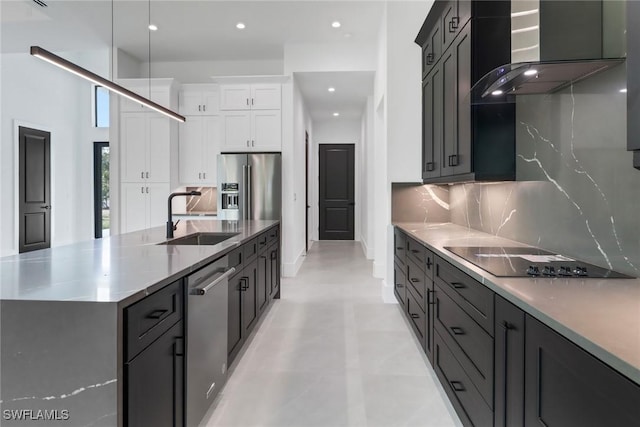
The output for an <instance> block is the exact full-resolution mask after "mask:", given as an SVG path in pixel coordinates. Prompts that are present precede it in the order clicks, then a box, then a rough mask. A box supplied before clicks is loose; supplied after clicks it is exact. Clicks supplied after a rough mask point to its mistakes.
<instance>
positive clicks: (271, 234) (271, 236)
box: [267, 227, 280, 246]
mask: <svg viewBox="0 0 640 427" xmlns="http://www.w3.org/2000/svg"><path fill="white" fill-rule="evenodd" d="M267 236H268V237H267V246H271V244H272V243H273V242H275V241H276V240H277V239H278V238H279V237H280V227H273V228H272V229H271V230H269V231H267Z"/></svg>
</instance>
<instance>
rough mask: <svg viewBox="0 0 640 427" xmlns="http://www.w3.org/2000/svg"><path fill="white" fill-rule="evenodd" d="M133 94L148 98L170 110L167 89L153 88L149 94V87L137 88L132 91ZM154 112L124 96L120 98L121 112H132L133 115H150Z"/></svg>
mask: <svg viewBox="0 0 640 427" xmlns="http://www.w3.org/2000/svg"><path fill="white" fill-rule="evenodd" d="M130 90H131V91H132V92H134V93H137V94H138V95H140V96H142V97H143V98H147V99H149V100H151V101H153V102H155V103H156V104H160V105H162V106H163V107H166V108H169V109H170V107H169V105H170V99H169V98H170V94H169V90H168V89H166V88H163V89H154V88H151V92H149V87H148V86H147V87H137V88H134V89H130ZM151 111H154V110H152V109H150V108H149V107H145V106H144V105H142V104H140V103H139V102H136V101H132V100H130V99H129V98H125V97H124V96H121V97H120V112H132V113H136V112H137V113H139V112H143V113H148V112H151Z"/></svg>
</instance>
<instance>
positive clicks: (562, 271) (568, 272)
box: [558, 265, 573, 276]
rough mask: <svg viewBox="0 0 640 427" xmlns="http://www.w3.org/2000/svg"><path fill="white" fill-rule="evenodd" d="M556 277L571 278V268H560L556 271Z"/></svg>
mask: <svg viewBox="0 0 640 427" xmlns="http://www.w3.org/2000/svg"><path fill="white" fill-rule="evenodd" d="M558 276H573V272H571V267H567V266H564V265H562V266H560V268H559V269H558Z"/></svg>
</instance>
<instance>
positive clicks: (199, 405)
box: [185, 256, 235, 427]
mask: <svg viewBox="0 0 640 427" xmlns="http://www.w3.org/2000/svg"><path fill="white" fill-rule="evenodd" d="M228 265H229V261H228V257H226V256H225V257H223V258H220V259H218V260H216V261H214V262H213V263H211V264H209V265H207V266H206V267H204V268H202V269H200V270H198V271H197V272H195V273H193V274H191V275H190V276H188V277H187V292H188V298H187V325H186V330H187V342H186V344H187V384H186V395H185V405H186V425H187V426H189V427H191V426H197V425H198V424H199V423H200V421H201V420H202V417H203V416H204V414H205V413H206V412H207V410H208V409H209V407H210V406H211V403H212V402H213V400H214V398H215V397H216V395H217V394H218V392H219V391H220V389H221V388H222V386H223V385H224V383H225V381H226V378H227V310H228V301H227V294H228V281H229V276H231V275H232V274H233V273H234V272H235V268H233V267H231V268H227V267H228Z"/></svg>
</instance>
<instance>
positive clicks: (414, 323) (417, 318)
mask: <svg viewBox="0 0 640 427" xmlns="http://www.w3.org/2000/svg"><path fill="white" fill-rule="evenodd" d="M405 301H406V302H407V304H406V309H407V317H408V318H409V323H411V327H412V328H413V331H414V332H415V334H416V337H417V338H418V341H420V345H421V346H422V349H423V350H424V349H425V342H426V341H425V339H426V330H427V317H426V316H425V314H424V311H423V310H422V309H421V308H420V307H419V306H418V303H417V302H416V299H415V298H414V296H413V294H412V293H411V292H407V293H406V298H405Z"/></svg>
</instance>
